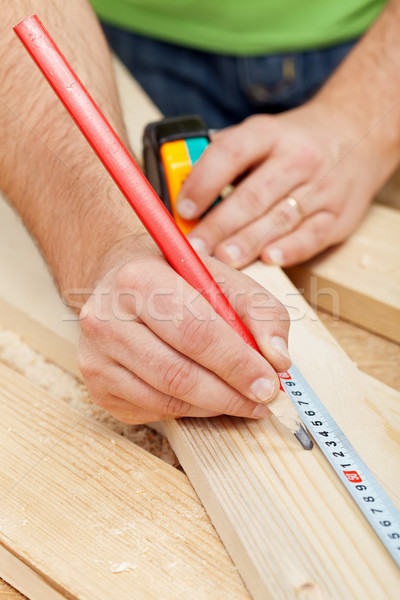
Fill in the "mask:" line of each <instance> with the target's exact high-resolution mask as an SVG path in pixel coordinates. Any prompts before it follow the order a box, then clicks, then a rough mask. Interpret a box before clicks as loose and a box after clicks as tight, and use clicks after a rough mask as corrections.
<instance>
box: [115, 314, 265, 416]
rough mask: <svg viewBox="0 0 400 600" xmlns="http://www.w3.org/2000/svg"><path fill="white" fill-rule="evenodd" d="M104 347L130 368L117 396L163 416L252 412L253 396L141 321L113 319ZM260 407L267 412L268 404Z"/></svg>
mask: <svg viewBox="0 0 400 600" xmlns="http://www.w3.org/2000/svg"><path fill="white" fill-rule="evenodd" d="M104 351H105V353H106V354H107V356H108V357H111V358H112V359H113V360H114V362H116V363H119V364H120V365H122V366H123V367H124V369H126V370H127V372H128V375H127V376H126V377H124V378H123V379H121V381H120V382H119V383H118V385H117V386H116V387H115V388H114V389H113V390H112V391H113V393H114V394H115V393H117V391H118V395H119V396H121V397H123V398H124V399H130V398H131V399H132V400H131V401H132V402H133V403H134V404H136V405H140V406H142V407H143V408H146V409H147V410H152V411H157V412H158V413H159V414H162V415H164V417H163V418H166V417H169V418H177V417H181V416H210V415H216V414H229V415H234V416H241V417H251V416H252V415H253V413H254V410H255V409H256V407H257V404H256V402H251V401H249V400H248V399H247V398H245V397H244V396H243V395H242V394H240V393H239V392H238V391H237V390H235V389H233V388H232V387H230V386H229V385H228V384H227V383H225V382H224V381H222V380H221V379H220V378H219V377H218V376H217V375H215V373H212V372H211V371H208V370H207V369H205V368H203V367H201V366H199V365H198V364H196V363H195V362H194V361H192V360H190V359H189V358H187V357H186V356H183V355H182V354H180V353H179V352H176V351H175V350H174V349H173V348H171V347H169V346H168V345H167V344H165V343H164V342H163V341H162V340H159V339H158V338H157V336H156V335H155V334H154V333H153V332H152V331H150V330H149V329H148V328H147V327H145V326H144V325H139V324H136V323H132V324H130V325H128V327H127V326H126V324H120V323H115V324H114V338H113V341H112V343H110V344H109V345H107V344H106V346H105V347H104ZM138 356H139V359H138ZM141 356H142V357H143V359H142V360H140V357H141ZM132 394H133V396H132ZM253 397H254V396H253ZM188 405H193V406H194V407H195V409H189V408H188ZM259 412H260V416H266V415H267V414H269V409H268V408H267V407H265V410H263V409H260V411H259Z"/></svg>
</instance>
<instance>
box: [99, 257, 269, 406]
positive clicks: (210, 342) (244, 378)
mask: <svg viewBox="0 0 400 600" xmlns="http://www.w3.org/2000/svg"><path fill="white" fill-rule="evenodd" d="M124 271H125V275H124V278H125V277H126V279H127V281H126V282H125V283H123V282H122V281H120V284H121V289H127V288H128V285H129V283H130V284H131V285H132V282H133V281H135V283H136V285H137V286H138V289H139V291H140V293H141V295H142V297H143V298H145V299H146V302H144V303H143V310H142V312H141V314H140V318H141V319H142V321H143V323H145V324H146V325H147V326H148V327H149V328H150V329H151V330H152V331H153V333H155V334H156V336H157V337H158V338H160V339H161V340H164V342H166V344H168V345H169V346H171V347H172V348H174V349H175V350H177V351H178V352H180V353H181V354H183V355H185V356H187V357H189V358H191V359H192V360H193V361H194V362H195V363H198V364H199V365H202V366H204V367H206V369H209V370H210V371H211V372H213V373H215V374H216V375H218V376H219V377H220V378H221V379H223V380H224V381H225V382H226V383H228V384H229V385H230V386H231V387H233V388H234V389H236V390H237V391H238V392H240V393H241V394H242V395H243V396H246V397H247V398H249V399H250V400H254V401H257V400H258V401H267V399H268V398H269V397H270V398H271V399H272V397H273V396H274V395H275V393H276V391H277V390H276V387H277V385H278V380H277V376H276V373H275V371H274V369H273V367H272V366H271V365H270V364H269V363H268V362H267V361H266V360H265V359H264V358H263V357H262V356H261V355H260V354H259V353H258V352H256V351H255V350H254V349H253V348H251V347H250V346H249V345H248V344H246V342H245V341H244V340H242V339H241V338H240V337H239V336H238V334H237V333H236V332H235V331H234V330H233V329H232V327H231V326H230V325H229V324H228V323H226V322H225V321H224V320H223V319H222V318H221V317H220V316H219V315H217V314H216V313H215V311H214V310H213V309H212V307H211V306H210V304H209V303H208V302H207V300H206V299H205V298H203V296H201V295H200V294H199V293H198V292H196V291H195V290H194V289H193V288H192V287H191V286H189V285H188V284H187V283H186V282H185V281H183V280H182V279H181V278H180V277H178V276H177V275H176V274H175V273H172V272H171V269H170V268H169V267H167V266H166V265H165V263H164V262H163V261H161V260H160V261H159V262H156V261H155V262H154V267H153V269H152V271H151V272H149V269H148V264H147V263H145V264H144V268H142V269H140V268H139V265H138V264H137V263H136V264H135V265H134V269H133V271H132V269H131V268H130V266H129V265H128V267H127V268H124ZM234 273H235V271H232V274H234ZM155 281H157V284H158V286H157V288H154V282H155ZM253 285H255V284H253ZM246 286H248V283H246V285H245V287H246ZM158 290H159V291H158ZM166 290H167V292H168V293H166ZM243 293H246V291H244V292H243ZM121 302H127V303H129V302H130V297H129V296H128V295H125V296H123V298H122V299H121ZM124 310H127V309H126V308H125V309H124ZM132 325H133V324H132ZM101 327H103V324H101ZM110 333H111V332H110ZM104 337H105V336H104V335H103V338H104ZM267 388H269V394H268V393H267ZM174 395H175V394H174ZM218 401H221V402H222V399H219V400H218ZM221 412H222V411H221Z"/></svg>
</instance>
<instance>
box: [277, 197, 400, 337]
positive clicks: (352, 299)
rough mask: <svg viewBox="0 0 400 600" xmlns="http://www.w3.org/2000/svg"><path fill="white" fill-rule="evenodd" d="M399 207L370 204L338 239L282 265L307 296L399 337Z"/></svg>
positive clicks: (384, 333)
mask: <svg viewBox="0 0 400 600" xmlns="http://www.w3.org/2000/svg"><path fill="white" fill-rule="evenodd" d="M399 231H400V211H399V210H396V209H394V208H389V207H387V206H382V205H379V204H373V205H372V206H371V207H370V209H369V211H368V213H367V215H366V217H365V218H364V220H363V222H362V223H361V225H360V226H359V228H358V229H357V230H356V231H355V232H354V233H353V235H352V236H351V237H350V238H349V239H348V240H347V241H345V242H344V243H343V244H341V245H340V246H338V247H336V248H332V249H330V250H327V251H326V252H324V253H322V254H321V255H319V256H317V257H316V258H313V259H312V260H310V261H308V262H306V263H304V264H302V265H298V266H296V267H291V268H290V269H287V274H288V275H289V277H290V279H291V280H292V281H293V283H294V284H295V285H296V286H297V287H298V288H301V289H302V290H303V289H304V294H305V297H306V298H307V300H309V301H310V302H311V303H312V304H313V305H316V306H318V307H319V308H322V309H324V310H327V311H330V312H332V311H334V312H335V313H336V314H338V315H339V316H340V317H343V318H344V319H348V320H350V321H352V322H353V323H357V324H358V325H361V326H362V327H365V328H366V329H369V330H371V331H374V332H376V333H379V334H380V335H383V336H386V337H388V338H389V339H392V340H395V341H397V342H400V237H399Z"/></svg>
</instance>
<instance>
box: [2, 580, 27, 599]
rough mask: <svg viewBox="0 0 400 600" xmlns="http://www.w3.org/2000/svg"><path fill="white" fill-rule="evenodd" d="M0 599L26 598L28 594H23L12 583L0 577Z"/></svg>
mask: <svg viewBox="0 0 400 600" xmlns="http://www.w3.org/2000/svg"><path fill="white" fill-rule="evenodd" d="M0 600H26V596H23V595H22V594H20V593H19V592H18V591H17V590H15V589H14V588H12V587H11V585H8V583H6V582H5V581H3V580H2V579H0Z"/></svg>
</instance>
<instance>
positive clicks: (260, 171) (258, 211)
mask: <svg viewBox="0 0 400 600" xmlns="http://www.w3.org/2000/svg"><path fill="white" fill-rule="evenodd" d="M306 176H308V172H307V171H305V170H304V167H302V168H301V169H300V168H296V166H295V164H294V163H293V161H292V160H291V158H290V157H285V158H281V157H277V158H271V159H270V160H268V161H266V162H263V163H262V165H261V166H259V167H258V168H257V169H255V170H254V171H253V172H252V173H251V174H250V175H248V176H247V177H246V178H245V179H244V180H243V182H242V183H240V184H239V185H238V186H237V187H236V188H235V189H234V191H233V192H232V193H231V194H230V195H229V196H228V197H227V198H225V199H224V200H222V201H221V202H220V203H219V204H218V205H217V206H215V207H214V208H213V210H212V211H210V212H209V213H208V214H207V215H205V216H204V217H203V218H202V220H201V221H200V223H199V224H198V225H197V226H196V227H195V228H194V229H193V230H192V231H191V233H190V234H189V235H188V239H189V241H190V242H191V243H193V245H194V247H195V249H196V250H198V249H200V248H202V247H203V248H204V249H205V251H207V252H208V253H211V252H213V251H214V250H215V247H216V246H217V244H219V243H220V242H222V241H223V240H226V238H229V237H230V236H232V235H233V234H234V233H236V232H238V231H240V230H241V229H243V228H244V227H246V226H247V225H249V224H250V223H252V222H253V221H254V220H255V219H258V218H260V217H261V216H262V215H264V214H265V213H266V212H267V211H268V210H269V209H270V208H271V207H272V206H273V205H274V204H275V203H276V202H277V201H278V200H279V199H280V198H282V197H285V196H287V195H289V192H290V190H292V189H294V188H296V187H298V186H299V185H300V184H301V183H303V181H304V177H306ZM225 253H226V254H228V255H229V256H230V258H231V260H235V259H236V258H237V256H236V253H237V248H236V247H235V246H230V245H228V244H226V248H225Z"/></svg>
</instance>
